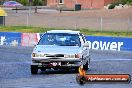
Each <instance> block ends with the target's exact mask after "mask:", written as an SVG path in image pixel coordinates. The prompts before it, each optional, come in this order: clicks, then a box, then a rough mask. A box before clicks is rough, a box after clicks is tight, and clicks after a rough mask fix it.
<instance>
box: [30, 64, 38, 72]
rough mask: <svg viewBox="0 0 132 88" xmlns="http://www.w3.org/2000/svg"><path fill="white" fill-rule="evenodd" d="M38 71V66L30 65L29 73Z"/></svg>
mask: <svg viewBox="0 0 132 88" xmlns="http://www.w3.org/2000/svg"><path fill="white" fill-rule="evenodd" d="M37 73H38V67H37V66H33V65H31V74H37Z"/></svg>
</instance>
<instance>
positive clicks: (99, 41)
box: [86, 36, 132, 51]
mask: <svg viewBox="0 0 132 88" xmlns="http://www.w3.org/2000/svg"><path fill="white" fill-rule="evenodd" d="M86 40H87V41H88V43H89V48H90V49H95V50H114V51H132V45H131V43H132V38H123V37H104V36H86Z"/></svg>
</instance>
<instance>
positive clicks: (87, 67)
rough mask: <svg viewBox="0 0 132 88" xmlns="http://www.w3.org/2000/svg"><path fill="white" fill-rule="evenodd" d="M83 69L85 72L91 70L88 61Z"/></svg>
mask: <svg viewBox="0 0 132 88" xmlns="http://www.w3.org/2000/svg"><path fill="white" fill-rule="evenodd" d="M83 69H84V70H88V69H89V62H88V61H87V62H86V64H85V65H83Z"/></svg>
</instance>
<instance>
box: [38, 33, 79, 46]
mask: <svg viewBox="0 0 132 88" xmlns="http://www.w3.org/2000/svg"><path fill="white" fill-rule="evenodd" d="M38 45H58V46H80V45H81V43H80V39H79V35H77V34H68V33H46V34H44V35H43V36H42V37H41V39H40V41H39V43H38Z"/></svg>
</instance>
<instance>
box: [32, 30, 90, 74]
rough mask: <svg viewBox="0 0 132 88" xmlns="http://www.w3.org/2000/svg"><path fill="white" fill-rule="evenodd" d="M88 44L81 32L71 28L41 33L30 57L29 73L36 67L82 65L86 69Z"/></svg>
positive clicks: (43, 69)
mask: <svg viewBox="0 0 132 88" xmlns="http://www.w3.org/2000/svg"><path fill="white" fill-rule="evenodd" d="M89 56H90V55H89V45H88V43H87V41H86V39H85V37H84V35H83V34H82V33H80V32H79V31H72V30H51V31H47V32H46V33H44V34H43V35H42V37H41V38H40V40H39V42H38V44H37V45H36V46H35V48H34V50H33V52H32V54H31V58H32V64H31V74H37V73H38V69H40V70H42V71H45V70H46V69H51V68H53V69H54V70H57V69H75V70H78V68H79V67H80V66H83V68H84V69H85V70H88V68H89V63H90V57H89Z"/></svg>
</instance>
